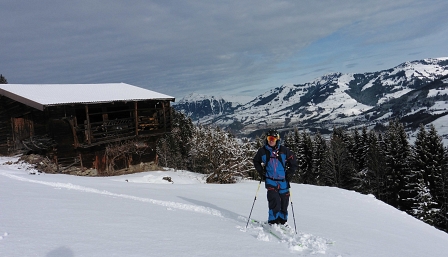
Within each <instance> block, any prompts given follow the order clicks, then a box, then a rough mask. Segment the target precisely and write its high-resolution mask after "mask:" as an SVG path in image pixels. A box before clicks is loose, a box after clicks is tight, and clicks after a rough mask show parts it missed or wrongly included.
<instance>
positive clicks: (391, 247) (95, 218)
mask: <svg viewBox="0 0 448 257" xmlns="http://www.w3.org/2000/svg"><path fill="white" fill-rule="evenodd" d="M16 159H17V158H7V157H0V185H1V186H0V255H1V256H4V257H23V256H47V257H55V256H58V257H61V256H63V257H75V256H95V257H106V256H107V257H110V256H120V257H121V256H134V257H140V256H142V257H143V256H145V257H146V256H163V257H164V256H166V257H172V256H232V257H234V256H259V257H263V256H266V257H267V256H272V254H273V253H275V254H276V255H279V256H297V255H299V256H341V257H342V256H362V257H373V256H375V257H376V256H384V257H388V256H391V257H396V256H407V257H413V256H415V257H421V256H431V257H444V256H447V254H448V234H446V233H444V232H441V231H439V230H437V229H435V228H433V227H431V226H429V225H427V224H425V223H423V222H421V221H419V220H416V219H415V218H413V217H411V216H409V215H407V214H405V213H403V212H400V211H398V210H396V209H394V208H393V207H390V206H388V205H386V204H384V203H382V202H381V201H379V200H376V199H375V198H373V197H371V196H366V195H361V194H359V193H356V192H352V191H346V190H342V189H337V188H330V187H318V186H309V185H298V184H292V188H291V192H292V198H291V201H292V202H293V206H294V216H295V223H294V219H293V215H292V213H291V208H290V209H289V210H290V216H289V220H288V223H289V224H290V225H291V226H292V227H294V224H295V225H296V227H297V235H295V236H293V237H292V238H291V241H288V240H287V241H282V242H280V241H278V240H277V239H276V238H274V237H272V236H271V235H269V234H268V233H267V232H266V231H265V230H263V229H261V228H260V227H258V226H256V225H252V224H249V226H248V228H247V229H246V228H245V226H246V218H247V216H248V215H249V211H250V208H251V206H252V203H253V200H254V196H255V193H256V190H257V187H258V182H256V181H241V182H240V183H237V184H227V185H214V184H204V183H203V179H202V177H201V175H199V174H195V173H191V172H187V171H153V172H145V173H138V174H132V175H125V176H118V177H79V176H70V175H57V174H40V175H37V174H36V175H30V171H33V170H27V169H26V166H23V165H17V164H12V165H11V164H4V163H5V162H8V161H9V162H10V163H11V162H14V161H15V160H16ZM34 172H35V171H33V173H34ZM164 177H171V180H172V183H171V182H168V180H166V179H163V178H164ZM265 194H266V193H265V189H264V188H261V189H260V191H259V192H258V197H257V200H256V201H255V205H254V209H253V213H252V217H253V218H255V219H257V220H266V218H267V202H266V197H265ZM292 242H300V244H301V246H300V247H299V246H297V245H295V244H292ZM328 243H330V244H328Z"/></svg>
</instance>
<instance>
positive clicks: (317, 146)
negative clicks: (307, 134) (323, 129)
mask: <svg viewBox="0 0 448 257" xmlns="http://www.w3.org/2000/svg"><path fill="white" fill-rule="evenodd" d="M327 154H328V147H327V142H326V141H325V139H324V138H323V137H322V135H321V134H320V133H319V131H318V132H317V134H316V135H315V136H314V139H313V166H312V174H313V176H314V177H315V180H316V185H320V186H324V185H326V183H327V182H326V177H327V174H325V172H326V170H325V169H324V160H325V158H326V155H327Z"/></svg>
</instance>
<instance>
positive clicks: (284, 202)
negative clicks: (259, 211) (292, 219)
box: [267, 187, 289, 224]
mask: <svg viewBox="0 0 448 257" xmlns="http://www.w3.org/2000/svg"><path fill="white" fill-rule="evenodd" d="M267 190H268V193H267V196H268V205H269V218H268V222H269V223H282V224H283V223H285V222H286V221H287V220H288V204H289V189H280V190H279V189H277V188H273V187H268V188H267Z"/></svg>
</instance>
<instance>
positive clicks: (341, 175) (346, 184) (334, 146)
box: [325, 128, 354, 190]
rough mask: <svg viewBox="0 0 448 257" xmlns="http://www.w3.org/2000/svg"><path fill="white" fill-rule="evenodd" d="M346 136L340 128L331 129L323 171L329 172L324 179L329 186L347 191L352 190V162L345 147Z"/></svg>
mask: <svg viewBox="0 0 448 257" xmlns="http://www.w3.org/2000/svg"><path fill="white" fill-rule="evenodd" d="M346 142H347V135H346V134H345V133H344V131H343V130H342V129H340V128H335V129H333V134H332V135H331V138H330V142H329V145H328V154H327V156H326V157H327V158H326V160H325V169H327V170H328V172H330V174H331V175H330V176H329V177H328V178H327V179H326V181H327V183H331V184H330V185H329V186H337V187H339V188H344V189H348V190H352V189H353V183H352V181H353V178H354V176H353V171H354V168H353V162H352V161H351V158H350V152H349V150H348V148H347V145H346Z"/></svg>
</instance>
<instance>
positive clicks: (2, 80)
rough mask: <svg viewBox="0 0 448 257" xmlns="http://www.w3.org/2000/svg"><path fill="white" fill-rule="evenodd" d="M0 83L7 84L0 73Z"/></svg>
mask: <svg viewBox="0 0 448 257" xmlns="http://www.w3.org/2000/svg"><path fill="white" fill-rule="evenodd" d="M0 84H8V81H7V80H6V78H5V77H4V76H3V74H0Z"/></svg>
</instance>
